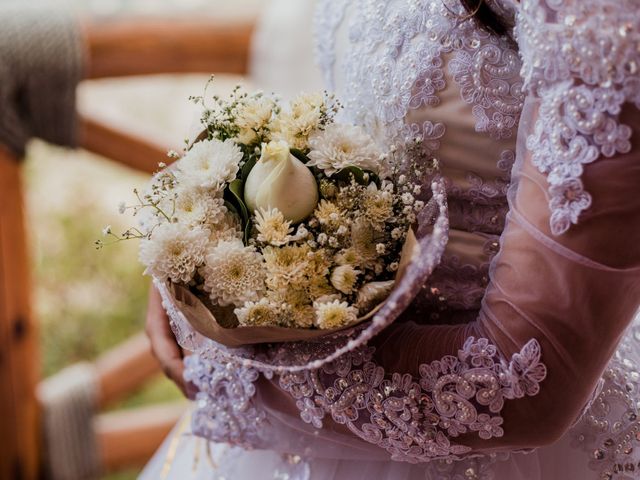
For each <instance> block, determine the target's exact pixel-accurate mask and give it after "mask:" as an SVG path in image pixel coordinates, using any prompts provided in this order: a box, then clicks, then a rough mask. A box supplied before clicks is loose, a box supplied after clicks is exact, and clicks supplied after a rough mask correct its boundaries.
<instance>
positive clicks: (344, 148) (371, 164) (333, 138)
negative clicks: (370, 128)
mask: <svg viewBox="0 0 640 480" xmlns="http://www.w3.org/2000/svg"><path fill="white" fill-rule="evenodd" d="M309 147H310V148H311V151H310V152H309V158H310V159H311V161H310V162H309V165H315V166H316V167H318V168H320V169H321V170H323V171H324V172H325V173H326V174H327V175H328V176H331V175H333V174H334V173H336V172H337V171H339V170H342V169H343V168H346V167H349V166H355V167H358V168H361V169H363V170H370V171H372V172H376V173H378V172H379V171H380V170H381V168H380V167H381V159H380V158H381V152H380V150H379V149H378V148H377V147H376V146H375V142H374V141H373V138H371V136H369V135H367V134H366V133H365V131H364V130H363V129H362V128H361V127H358V126H354V125H343V124H339V123H334V124H331V125H327V126H326V127H325V128H324V130H319V131H317V132H315V133H313V134H312V135H311V136H310V137H309Z"/></svg>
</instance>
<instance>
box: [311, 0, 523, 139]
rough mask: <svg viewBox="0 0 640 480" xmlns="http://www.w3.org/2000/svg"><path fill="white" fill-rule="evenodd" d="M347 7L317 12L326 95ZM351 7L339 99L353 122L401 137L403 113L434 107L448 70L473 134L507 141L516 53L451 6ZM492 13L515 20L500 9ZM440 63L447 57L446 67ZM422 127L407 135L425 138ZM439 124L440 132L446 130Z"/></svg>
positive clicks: (429, 1) (376, 1) (429, 0)
mask: <svg viewBox="0 0 640 480" xmlns="http://www.w3.org/2000/svg"><path fill="white" fill-rule="evenodd" d="M449 4H451V5H449ZM347 6H348V5H347V3H345V2H339V3H338V4H336V3H335V2H331V1H329V0H323V1H322V2H320V6H319V7H318V11H319V12H320V14H319V15H318V18H317V24H316V27H317V32H318V35H317V54H318V62H319V64H320V66H321V67H322V68H323V69H324V72H325V80H326V82H327V86H328V88H330V89H333V88H334V87H335V80H334V69H335V36H336V30H337V28H338V26H339V24H340V22H341V21H342V19H343V16H344V10H345V9H346V8H347ZM352 8H353V9H354V11H356V12H358V13H357V14H355V15H352V16H350V21H349V25H348V38H349V42H350V43H349V53H348V55H347V58H345V60H344V62H345V65H348V68H346V69H345V71H344V72H343V73H344V74H345V86H344V95H343V98H342V99H343V101H344V102H345V107H346V108H345V111H346V112H349V117H350V120H351V121H354V122H356V123H359V124H362V125H365V126H367V127H369V128H371V129H375V128H376V125H379V124H380V123H382V124H384V125H385V129H384V132H380V133H381V134H385V133H389V134H391V135H392V136H395V135H398V134H399V133H400V132H404V133H406V128H407V126H405V125H404V119H405V117H406V115H407V112H408V110H410V109H417V108H421V107H423V106H436V105H438V104H439V103H440V97H439V95H438V94H439V92H440V91H442V90H444V89H445V87H446V80H445V73H444V71H445V68H448V69H449V73H450V75H451V76H452V77H453V79H454V81H455V82H456V83H457V84H458V86H459V87H460V90H461V95H462V98H463V99H464V101H465V102H467V103H469V104H470V105H472V106H473V114H474V116H475V118H476V130H477V131H478V132H486V133H488V134H489V135H490V136H491V137H492V138H496V139H501V138H508V137H510V136H512V135H513V132H514V131H515V128H516V127H517V122H518V118H519V114H520V112H521V110H522V106H523V101H524V93H523V91H522V81H521V79H520V76H519V74H518V72H519V70H520V66H521V65H520V60H519V58H518V54H517V49H516V47H515V45H514V44H513V43H512V42H511V41H510V40H509V39H505V38H501V37H497V36H495V35H491V34H489V33H487V32H484V31H483V30H481V29H479V28H477V26H476V25H475V23H474V22H473V21H470V20H467V21H462V22H461V21H460V17H462V16H463V11H462V10H461V6H460V5H459V4H458V3H456V2H443V1H439V0H437V1H436V0H415V1H410V2H405V1H402V2H398V1H390V2H387V1H381V0H357V1H356V2H352ZM496 10H497V11H498V12H499V13H500V14H504V15H508V16H510V17H512V16H513V14H514V12H513V9H508V8H506V7H505V6H504V5H503V6H502V7H501V8H498V5H496ZM328 11H330V12H331V13H330V14H328V13H327V12H328ZM445 56H451V60H450V61H449V62H448V63H449V64H448V67H446V66H445ZM363 82H365V84H364V85H363ZM428 123H429V124H428V125H418V124H409V127H408V128H409V129H410V130H411V133H415V132H414V130H415V131H422V130H423V129H424V131H425V133H426V135H427V136H429V135H430V133H431V131H432V128H433V124H431V123H430V122H428ZM438 125H439V127H438V129H439V130H440V131H441V132H442V133H444V125H443V124H438ZM403 128H404V129H405V130H403ZM441 136H442V135H439V137H441Z"/></svg>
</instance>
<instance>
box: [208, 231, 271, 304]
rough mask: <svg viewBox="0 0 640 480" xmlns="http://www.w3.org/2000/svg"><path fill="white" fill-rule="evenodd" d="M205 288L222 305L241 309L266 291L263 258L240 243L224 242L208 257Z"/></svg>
mask: <svg viewBox="0 0 640 480" xmlns="http://www.w3.org/2000/svg"><path fill="white" fill-rule="evenodd" d="M202 276H203V277H204V288H205V290H206V291H207V292H209V297H210V298H211V300H212V301H213V302H214V303H216V304H219V305H223V306H224V305H231V304H233V305H242V304H244V303H245V302H249V301H254V300H256V299H257V298H258V297H259V296H260V295H261V294H262V292H263V291H264V288H265V285H264V282H265V278H266V272H265V269H264V261H263V259H262V256H261V255H260V254H259V253H258V252H256V250H255V248H254V247H245V246H244V245H243V244H242V241H240V240H231V241H229V240H223V241H221V242H219V243H218V244H217V245H216V246H215V247H213V248H212V249H211V250H210V251H209V253H208V254H207V256H206V265H205V267H204V268H203V269H202Z"/></svg>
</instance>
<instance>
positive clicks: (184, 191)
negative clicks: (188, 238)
mask: <svg viewBox="0 0 640 480" xmlns="http://www.w3.org/2000/svg"><path fill="white" fill-rule="evenodd" d="M164 203H165V204H166V205H163V209H164V210H165V211H168V212H171V209H172V208H173V209H174V216H175V218H177V219H178V222H180V223H184V224H186V225H188V226H197V225H203V224H204V225H213V224H216V223H218V222H219V221H221V220H222V217H223V216H224V214H225V213H226V211H227V209H226V208H225V207H224V200H223V199H222V198H221V197H220V196H219V195H214V194H212V193H211V191H210V190H207V189H204V188H201V187H196V186H192V185H189V184H186V185H179V186H178V187H177V188H176V190H175V200H173V201H169V200H168V199H167V200H165V202H164ZM171 203H172V204H173V205H171Z"/></svg>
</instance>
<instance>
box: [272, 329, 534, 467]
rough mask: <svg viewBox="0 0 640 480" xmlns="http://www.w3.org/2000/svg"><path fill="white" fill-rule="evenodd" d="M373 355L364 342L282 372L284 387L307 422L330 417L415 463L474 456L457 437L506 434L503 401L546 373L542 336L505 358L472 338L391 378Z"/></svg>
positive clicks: (527, 391)
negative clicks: (415, 372) (312, 366)
mask: <svg viewBox="0 0 640 480" xmlns="http://www.w3.org/2000/svg"><path fill="white" fill-rule="evenodd" d="M372 354H373V349H371V348H368V347H364V348H361V349H358V350H356V351H352V352H350V353H349V354H348V355H345V356H343V357H341V358H340V359H338V360H337V361H335V362H332V363H330V364H326V365H325V366H324V367H323V368H322V369H320V370H313V371H305V372H296V373H287V374H283V375H282V376H280V380H279V381H280V386H281V388H283V389H284V390H286V391H287V392H289V393H290V394H291V395H292V396H293V397H294V398H295V399H296V400H297V406H298V408H299V409H300V416H301V418H302V420H303V421H305V422H307V423H311V424H313V425H314V426H316V427H317V428H320V427H321V426H322V420H323V418H324V416H325V415H326V414H329V415H331V417H332V419H333V420H334V421H335V422H337V423H339V424H343V425H346V426H347V427H348V428H349V430H351V431H352V432H353V433H354V434H356V435H358V436H359V437H360V438H362V439H363V440H366V441H367V442H370V443H373V444H376V445H379V446H380V447H381V448H384V449H385V450H387V452H389V453H390V454H391V458H392V460H396V461H407V462H411V463H415V462H424V461H429V460H431V459H434V458H459V457H460V456H461V455H465V454H467V453H469V451H470V450H471V449H470V448H469V447H467V446H464V445H459V444H456V443H455V442H453V441H452V439H454V438H456V437H458V436H459V435H461V434H465V433H475V434H477V435H478V436H479V437H480V438H482V439H490V438H492V437H501V436H502V435H503V434H504V431H503V429H502V423H503V420H502V417H501V416H500V415H499V413H500V411H501V410H502V407H503V405H504V401H505V400H507V399H515V398H522V397H524V396H531V395H536V394H537V393H538V391H539V383H540V382H541V381H542V380H544V378H545V376H546V367H545V366H544V364H542V363H541V362H540V346H539V345H538V343H537V341H536V340H531V341H529V342H528V343H527V344H526V345H525V346H524V347H523V348H522V350H521V351H520V353H516V354H514V355H513V357H512V359H511V361H510V362H506V361H504V360H502V359H500V358H499V355H498V352H497V349H496V347H495V346H493V345H491V344H490V343H489V341H488V340H487V339H484V338H481V339H478V340H476V339H474V338H473V337H470V338H468V339H467V341H466V342H465V344H464V346H463V347H462V348H461V349H460V350H459V351H458V354H457V356H447V357H444V358H442V359H441V360H436V361H433V362H431V363H429V364H423V365H421V366H420V370H419V372H420V378H417V379H415V378H413V377H412V376H411V375H408V374H405V375H401V374H399V373H394V374H392V375H386V374H385V372H384V369H383V368H382V367H380V366H379V365H377V364H376V363H375V362H373V361H372Z"/></svg>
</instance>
